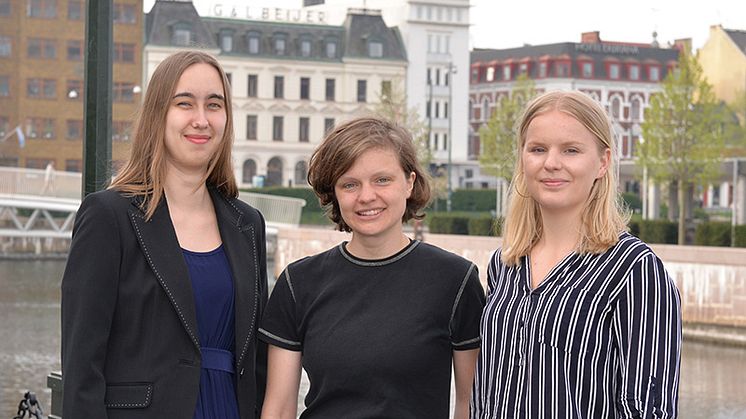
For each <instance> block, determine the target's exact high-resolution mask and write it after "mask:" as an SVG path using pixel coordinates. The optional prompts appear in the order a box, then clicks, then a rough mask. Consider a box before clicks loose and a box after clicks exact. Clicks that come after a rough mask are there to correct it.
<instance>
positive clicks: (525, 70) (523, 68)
mask: <svg viewBox="0 0 746 419" xmlns="http://www.w3.org/2000/svg"><path fill="white" fill-rule="evenodd" d="M518 74H528V64H526V63H521V64H519V65H518Z"/></svg>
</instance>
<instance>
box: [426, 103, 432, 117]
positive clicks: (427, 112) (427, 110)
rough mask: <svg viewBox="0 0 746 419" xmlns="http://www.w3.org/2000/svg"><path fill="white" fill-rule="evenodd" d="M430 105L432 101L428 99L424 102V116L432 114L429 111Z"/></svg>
mask: <svg viewBox="0 0 746 419" xmlns="http://www.w3.org/2000/svg"><path fill="white" fill-rule="evenodd" d="M432 106H433V104H432V102H431V101H429V100H428V101H427V103H426V104H425V118H430V115H432V113H431V112H430V108H432Z"/></svg>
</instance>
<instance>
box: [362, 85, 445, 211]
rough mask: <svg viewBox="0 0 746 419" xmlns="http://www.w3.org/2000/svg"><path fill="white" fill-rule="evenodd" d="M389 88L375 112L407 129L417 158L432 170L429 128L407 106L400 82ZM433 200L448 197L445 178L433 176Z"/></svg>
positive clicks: (415, 110) (413, 109)
mask: <svg viewBox="0 0 746 419" xmlns="http://www.w3.org/2000/svg"><path fill="white" fill-rule="evenodd" d="M391 83H392V84H391V85H390V87H389V88H387V89H385V91H382V92H381V93H380V94H379V96H378V103H377V104H376V105H375V107H374V109H373V111H374V112H375V113H376V114H377V115H378V116H381V117H384V118H387V119H389V120H391V121H394V122H396V123H398V124H399V125H401V126H403V127H404V128H406V129H407V130H408V131H409V132H410V133H411V134H412V139H414V143H415V147H416V148H417V158H418V159H419V160H420V164H421V165H422V167H423V168H424V169H425V170H429V169H430V163H431V162H432V159H433V155H432V152H431V150H430V147H429V143H428V127H427V124H426V123H425V121H424V120H423V119H422V118H421V117H420V114H419V112H417V109H416V108H414V107H411V108H410V107H408V106H407V95H406V93H405V92H404V88H403V87H402V86H401V84H402V83H401V81H400V80H395V81H393V82H391ZM430 186H431V189H432V195H433V199H438V198H444V197H445V195H446V189H447V186H446V180H445V177H444V176H433V179H432V182H431V185H430Z"/></svg>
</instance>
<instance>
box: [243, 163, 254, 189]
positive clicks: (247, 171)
mask: <svg viewBox="0 0 746 419" xmlns="http://www.w3.org/2000/svg"><path fill="white" fill-rule="evenodd" d="M254 176H256V162H255V161H254V160H252V159H248V160H246V161H245V162H243V173H242V175H241V180H242V181H243V183H254Z"/></svg>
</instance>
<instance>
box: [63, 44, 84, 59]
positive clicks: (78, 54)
mask: <svg viewBox="0 0 746 419" xmlns="http://www.w3.org/2000/svg"><path fill="white" fill-rule="evenodd" d="M66 50H67V59H68V61H81V60H83V41H79V40H70V41H67V48H66Z"/></svg>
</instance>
